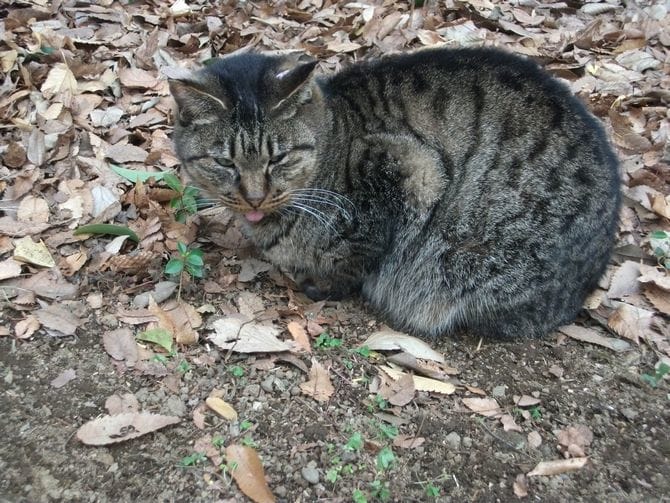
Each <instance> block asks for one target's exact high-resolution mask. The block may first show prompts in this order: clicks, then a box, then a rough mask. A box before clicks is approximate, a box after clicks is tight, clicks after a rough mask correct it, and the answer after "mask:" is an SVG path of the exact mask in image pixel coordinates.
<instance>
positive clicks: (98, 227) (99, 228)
mask: <svg viewBox="0 0 670 503" xmlns="http://www.w3.org/2000/svg"><path fill="white" fill-rule="evenodd" d="M72 234H74V235H75V236H78V235H79V234H110V235H112V236H128V239H130V240H131V241H134V242H135V243H139V242H140V238H139V236H138V235H137V234H135V232H134V231H133V230H132V229H130V228H128V227H126V226H125V225H115V224H90V225H82V226H81V227H77V229H75V231H74V232H73V233H72Z"/></svg>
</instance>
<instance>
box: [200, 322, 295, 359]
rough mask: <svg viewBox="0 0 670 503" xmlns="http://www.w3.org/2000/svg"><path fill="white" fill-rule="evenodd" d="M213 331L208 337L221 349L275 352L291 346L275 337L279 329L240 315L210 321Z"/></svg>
mask: <svg viewBox="0 0 670 503" xmlns="http://www.w3.org/2000/svg"><path fill="white" fill-rule="evenodd" d="M212 328H213V329H214V333H213V334H212V335H210V336H209V337H208V338H209V340H210V341H212V342H213V343H214V344H216V345H217V346H219V347H220V348H222V349H230V350H231V351H234V352H236V353H276V352H283V351H290V350H291V348H290V347H289V346H288V345H287V344H286V343H285V342H283V341H281V340H279V339H278V338H277V335H279V330H277V329H276V328H274V327H272V326H269V325H261V324H259V323H256V322H254V321H251V320H250V319H249V318H246V317H244V316H241V315H236V316H231V317H228V318H221V319H218V320H216V321H215V322H213V323H212Z"/></svg>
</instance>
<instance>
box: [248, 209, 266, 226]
mask: <svg viewBox="0 0 670 503" xmlns="http://www.w3.org/2000/svg"><path fill="white" fill-rule="evenodd" d="M264 216H265V213H263V212H262V211H250V212H249V213H245V214H244V218H246V219H247V220H249V222H254V223H255V222H260V221H261V220H263V217H264Z"/></svg>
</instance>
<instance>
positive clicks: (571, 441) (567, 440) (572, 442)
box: [556, 424, 593, 458]
mask: <svg viewBox="0 0 670 503" xmlns="http://www.w3.org/2000/svg"><path fill="white" fill-rule="evenodd" d="M556 438H557V439H558V443H559V444H560V445H561V446H563V447H565V449H566V451H567V452H568V454H570V455H571V456H572V457H573V458H579V457H583V456H585V452H584V451H585V448H586V447H588V446H589V445H591V442H592V441H593V432H592V431H591V429H590V428H589V427H588V426H586V425H584V424H577V425H574V426H569V427H567V428H565V429H563V430H559V431H558V432H557V433H556Z"/></svg>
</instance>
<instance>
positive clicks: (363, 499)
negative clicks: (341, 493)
mask: <svg viewBox="0 0 670 503" xmlns="http://www.w3.org/2000/svg"><path fill="white" fill-rule="evenodd" d="M351 499H353V500H354V503H368V497H367V496H366V495H365V493H364V492H363V491H361V490H360V489H354V492H353V493H352V495H351Z"/></svg>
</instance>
